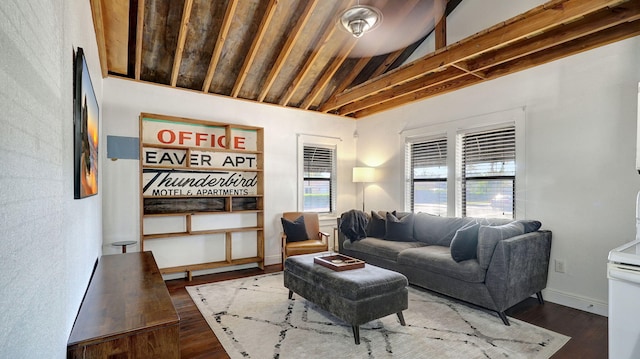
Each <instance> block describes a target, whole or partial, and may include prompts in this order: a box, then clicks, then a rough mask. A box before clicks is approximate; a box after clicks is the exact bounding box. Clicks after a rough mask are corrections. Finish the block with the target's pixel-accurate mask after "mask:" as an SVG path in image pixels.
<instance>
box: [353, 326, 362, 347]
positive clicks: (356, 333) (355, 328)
mask: <svg viewBox="0 0 640 359" xmlns="http://www.w3.org/2000/svg"><path fill="white" fill-rule="evenodd" d="M351 330H353V339H355V341H356V345H360V327H359V326H357V325H352V326H351Z"/></svg>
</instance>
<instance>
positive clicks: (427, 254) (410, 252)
mask: <svg viewBox="0 0 640 359" xmlns="http://www.w3.org/2000/svg"><path fill="white" fill-rule="evenodd" d="M398 264H401V265H404V266H409V267H414V268H416V269H420V270H423V271H428V272H434V273H438V274H442V275H445V276H448V277H451V278H455V279H459V280H462V281H465V282H471V283H482V282H484V277H485V274H486V272H487V271H486V269H482V268H480V265H479V264H478V261H477V260H475V259H470V260H466V261H462V262H456V261H455V260H453V258H452V257H451V251H450V248H449V247H445V246H425V247H419V248H410V249H406V250H404V251H402V253H400V254H399V255H398Z"/></svg>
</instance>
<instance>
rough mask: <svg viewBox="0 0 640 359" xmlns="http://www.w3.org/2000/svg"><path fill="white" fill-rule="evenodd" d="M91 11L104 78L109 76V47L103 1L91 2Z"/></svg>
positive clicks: (94, 0)
mask: <svg viewBox="0 0 640 359" xmlns="http://www.w3.org/2000/svg"><path fill="white" fill-rule="evenodd" d="M91 11H92V12H93V28H94V30H95V33H96V42H97V45H98V58H99V60H100V71H101V72H102V78H106V77H107V76H108V75H109V69H108V61H107V45H106V40H105V34H104V17H103V15H102V1H101V0H91Z"/></svg>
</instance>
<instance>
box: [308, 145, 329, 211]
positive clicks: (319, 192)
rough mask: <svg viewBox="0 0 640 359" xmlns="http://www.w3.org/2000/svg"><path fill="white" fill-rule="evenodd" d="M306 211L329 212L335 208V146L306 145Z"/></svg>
mask: <svg viewBox="0 0 640 359" xmlns="http://www.w3.org/2000/svg"><path fill="white" fill-rule="evenodd" d="M303 152H304V161H303V166H304V169H303V187H304V200H303V211H304V212H320V213H329V212H333V211H334V209H335V193H336V190H335V183H336V166H335V163H336V160H335V152H336V151H335V148H333V147H328V146H318V145H304V150H303Z"/></svg>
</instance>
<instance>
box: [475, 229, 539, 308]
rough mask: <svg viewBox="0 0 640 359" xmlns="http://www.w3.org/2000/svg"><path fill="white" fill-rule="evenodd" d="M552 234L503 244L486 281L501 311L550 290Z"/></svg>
mask: <svg viewBox="0 0 640 359" xmlns="http://www.w3.org/2000/svg"><path fill="white" fill-rule="evenodd" d="M550 255H551V231H546V230H542V231H537V232H531V233H526V234H523V235H519V236H516V237H512V238H509V239H505V240H502V241H500V242H499V243H498V245H497V246H496V249H495V251H494V253H493V257H492V258H491V262H490V264H489V268H488V269H487V274H486V277H485V283H486V285H487V288H488V290H489V293H490V294H491V296H492V297H493V299H494V301H495V302H496V305H497V306H498V308H497V309H498V311H504V310H506V309H507V308H510V307H511V306H513V305H515V304H517V303H519V302H521V301H523V300H524V299H526V298H527V297H529V296H531V295H533V294H535V293H537V292H540V291H541V290H542V289H544V288H545V287H546V286H547V275H548V272H549V257H550Z"/></svg>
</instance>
